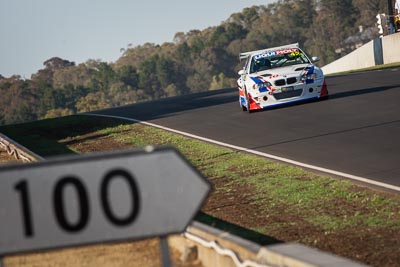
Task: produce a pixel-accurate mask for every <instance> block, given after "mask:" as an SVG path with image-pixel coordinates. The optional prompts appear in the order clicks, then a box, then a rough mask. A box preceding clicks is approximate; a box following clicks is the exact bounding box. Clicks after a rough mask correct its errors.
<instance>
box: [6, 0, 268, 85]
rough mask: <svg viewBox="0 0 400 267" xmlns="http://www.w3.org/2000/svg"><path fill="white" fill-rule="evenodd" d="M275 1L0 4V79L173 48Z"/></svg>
mask: <svg viewBox="0 0 400 267" xmlns="http://www.w3.org/2000/svg"><path fill="white" fill-rule="evenodd" d="M272 2H274V0H201V1H190V0H170V1H161V0H159V1H152V0H145V1H137V0H0V74H1V75H3V76H4V77H10V76H12V75H14V74H15V75H20V76H21V77H23V78H27V79H29V78H30V77H31V74H34V73H36V72H37V71H38V70H39V69H42V68H43V62H44V61H46V60H47V59H50V58H52V57H55V56H57V57H60V58H63V59H66V60H69V61H74V62H75V63H76V64H79V63H82V62H86V61H87V60H88V59H98V60H101V61H106V62H115V61H116V60H117V59H118V58H119V57H120V56H121V48H127V47H128V45H130V44H131V45H132V46H133V47H135V46H138V45H142V44H144V43H146V42H150V43H155V44H162V43H164V42H172V41H173V38H174V35H175V33H177V32H185V33H186V32H188V31H190V30H203V29H206V28H208V27H211V26H218V25H219V24H220V23H221V22H222V21H224V20H226V19H228V18H229V16H230V15H231V14H233V13H237V12H241V11H242V10H243V9H244V8H246V7H251V6H253V5H267V4H269V3H272Z"/></svg>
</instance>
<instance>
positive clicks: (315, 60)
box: [311, 57, 321, 63]
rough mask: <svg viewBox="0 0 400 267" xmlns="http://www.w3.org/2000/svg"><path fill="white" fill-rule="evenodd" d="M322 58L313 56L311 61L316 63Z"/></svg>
mask: <svg viewBox="0 0 400 267" xmlns="http://www.w3.org/2000/svg"><path fill="white" fill-rule="evenodd" d="M320 60H321V59H320V58H319V57H312V58H311V62H313V63H315V62H318V61H320Z"/></svg>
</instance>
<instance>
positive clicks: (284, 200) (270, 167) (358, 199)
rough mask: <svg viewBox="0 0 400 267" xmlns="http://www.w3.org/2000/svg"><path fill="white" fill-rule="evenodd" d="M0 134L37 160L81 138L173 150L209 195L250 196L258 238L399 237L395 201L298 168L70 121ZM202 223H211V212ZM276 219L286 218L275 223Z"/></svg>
mask: <svg viewBox="0 0 400 267" xmlns="http://www.w3.org/2000/svg"><path fill="white" fill-rule="evenodd" d="M0 132H2V133H4V134H6V135H8V136H9V137H11V138H12V139H14V140H16V141H18V142H20V143H21V144H22V145H24V146H26V147H28V148H29V149H31V150H32V151H34V152H36V153H37V154H39V155H45V156H49V155H53V154H63V153H64V154H65V153H80V151H79V147H77V146H75V145H68V144H67V145H65V142H64V143H63V142H60V140H76V139H79V136H82V135H84V134H87V133H95V134H98V135H101V136H108V137H112V139H113V141H114V142H119V143H121V144H124V145H126V147H129V148H138V147H144V146H146V145H156V146H159V145H170V146H174V147H176V148H177V149H178V150H179V151H180V152H181V153H182V154H183V155H184V156H185V157H186V158H187V159H188V160H189V161H190V162H191V163H192V164H193V165H194V166H195V167H196V168H197V169H198V170H199V171H200V172H201V173H202V174H203V175H204V176H206V177H208V179H209V180H210V181H211V182H212V183H216V184H218V182H219V181H223V183H221V184H218V187H216V188H215V192H214V193H218V194H219V193H220V194H227V195H229V196H231V195H232V194H234V192H235V190H237V189H238V188H240V187H241V186H244V185H246V186H248V187H250V188H251V190H252V191H251V195H249V196H247V195H245V196H244V197H245V198H247V199H246V200H247V201H248V202H249V204H248V205H249V207H250V206H251V205H255V206H256V207H257V212H256V213H257V216H258V217H262V216H264V217H263V218H264V219H265V221H268V225H265V224H260V225H253V226H251V227H250V228H251V229H252V230H253V231H255V232H258V233H262V234H266V235H268V234H269V233H271V231H272V232H274V233H279V232H282V231H286V230H287V229H288V228H289V227H300V226H299V225H300V224H301V223H302V222H304V223H306V224H308V225H307V227H309V226H312V227H315V229H319V230H320V229H322V231H325V233H337V232H340V231H342V230H343V229H345V228H350V229H352V228H353V227H357V229H361V230H362V229H367V230H368V231H371V228H379V229H381V231H383V229H390V230H392V231H397V230H400V196H398V195H395V194H388V193H382V192H379V191H375V190H372V189H368V188H365V187H361V186H357V185H354V184H353V183H351V182H349V181H344V180H336V179H332V178H329V177H324V176H320V175H316V174H314V173H311V172H308V171H305V170H303V169H301V168H298V167H294V166H289V165H286V164H281V163H277V162H274V161H271V160H268V159H266V158H262V157H258V156H255V155H250V154H247V153H241V152H238V151H235V150H232V149H228V148H223V147H219V146H216V145H213V144H209V143H206V142H202V141H198V140H194V139H190V138H188V137H184V136H180V135H176V134H173V133H170V132H165V131H162V130H160V129H156V128H152V127H148V126H144V125H141V124H135V123H127V122H124V121H120V120H111V119H104V118H97V117H89V116H71V117H65V118H59V119H54V120H46V121H40V122H35V123H28V124H22V125H12V126H4V127H0ZM81 142H96V140H82V141H81ZM67 143H68V142H67ZM207 216H213V217H217V215H216V214H214V213H213V212H210V214H208V215H207ZM284 216H286V218H287V219H283V217H284ZM367 230H365V231H367ZM365 231H361V232H365ZM355 234H357V233H355ZM296 240H297V239H296ZM302 240H303V241H304V240H305V239H304V238H303V239H302ZM310 240H314V239H310ZM310 242H312V241H310Z"/></svg>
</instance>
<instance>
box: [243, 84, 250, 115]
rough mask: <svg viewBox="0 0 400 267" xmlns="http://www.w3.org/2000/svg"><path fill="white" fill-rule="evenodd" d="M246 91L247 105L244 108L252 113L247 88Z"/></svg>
mask: <svg viewBox="0 0 400 267" xmlns="http://www.w3.org/2000/svg"><path fill="white" fill-rule="evenodd" d="M244 93H245V95H246V107H245V109H243V110H247V112H248V113H251V112H252V111H251V110H250V101H249V95H248V94H247V90H246V89H244Z"/></svg>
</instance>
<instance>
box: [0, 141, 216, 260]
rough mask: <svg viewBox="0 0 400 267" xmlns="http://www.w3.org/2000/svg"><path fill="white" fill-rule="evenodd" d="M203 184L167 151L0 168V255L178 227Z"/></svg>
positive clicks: (195, 205) (204, 190)
mask: <svg viewBox="0 0 400 267" xmlns="http://www.w3.org/2000/svg"><path fill="white" fill-rule="evenodd" d="M209 190H210V184H209V183H208V182H207V181H206V179H205V178H204V177H203V176H202V175H201V174H200V173H199V172H198V171H197V170H196V169H194V168H193V167H192V166H191V165H190V163H189V162H188V161H186V160H185V159H184V157H183V156H182V155H181V154H180V153H179V152H178V151H176V150H175V149H173V148H161V149H156V150H154V151H144V150H140V151H125V152H117V153H107V154H97V155H86V156H85V155H84V156H73V157H64V158H58V159H52V160H49V161H42V162H37V163H32V164H23V165H22V164H21V165H10V166H4V167H2V168H0V218H2V219H1V220H0V236H1V238H0V258H1V257H2V256H4V255H8V254H16V253H25V252H30V251H37V250H46V249H53V248H61V247H69V246H77V245H86V244H94V243H105V242H117V241H129V240H136V239H144V238H149V237H155V236H163V237H165V236H167V235H168V234H173V233H181V232H183V231H184V230H185V229H186V227H187V225H188V224H189V223H190V221H191V220H192V219H193V217H194V216H195V215H196V213H197V212H198V210H199V209H200V208H201V205H202V203H203V201H204V200H205V198H206V197H207V195H208V192H209Z"/></svg>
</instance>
